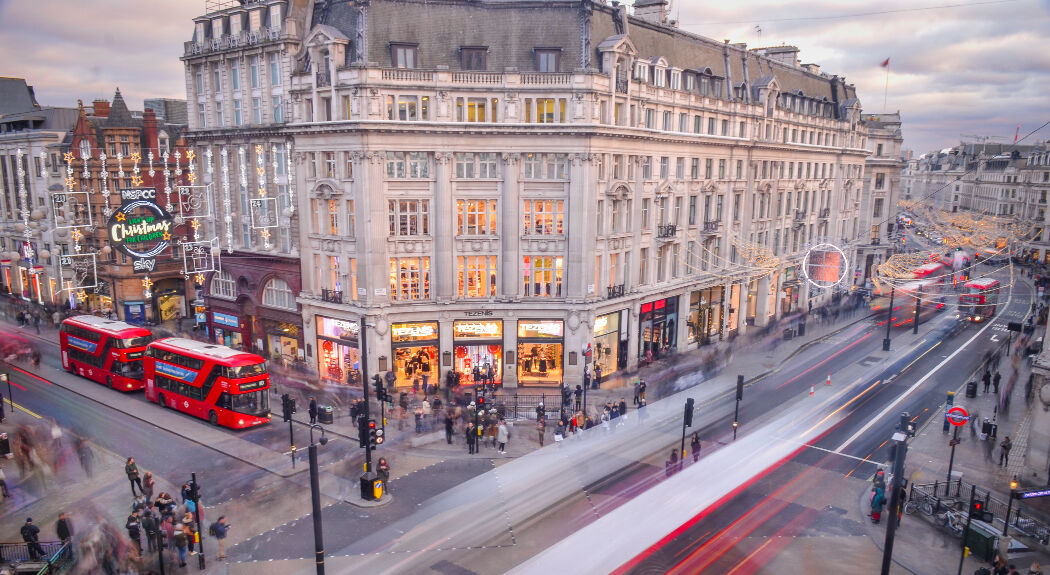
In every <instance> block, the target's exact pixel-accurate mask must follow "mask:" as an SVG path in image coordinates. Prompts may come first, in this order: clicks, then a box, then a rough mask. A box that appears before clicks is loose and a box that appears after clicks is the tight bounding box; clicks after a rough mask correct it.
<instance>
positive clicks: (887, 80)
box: [882, 64, 890, 114]
mask: <svg viewBox="0 0 1050 575" xmlns="http://www.w3.org/2000/svg"><path fill="white" fill-rule="evenodd" d="M889 94H890V67H889V65H888V64H887V65H886V87H885V89H884V90H883V92H882V112H883V113H884V114H885V113H888V112H889V109H888V108H886V99H887V98H888V96H889Z"/></svg>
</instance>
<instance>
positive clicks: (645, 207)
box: [642, 198, 649, 230]
mask: <svg viewBox="0 0 1050 575" xmlns="http://www.w3.org/2000/svg"><path fill="white" fill-rule="evenodd" d="M642 229H643V230H647V229H649V198H642Z"/></svg>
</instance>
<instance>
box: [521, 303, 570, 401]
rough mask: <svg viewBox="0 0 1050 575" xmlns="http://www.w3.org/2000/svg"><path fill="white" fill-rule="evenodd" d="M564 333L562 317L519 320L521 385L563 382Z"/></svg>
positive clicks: (558, 383) (557, 383)
mask: <svg viewBox="0 0 1050 575" xmlns="http://www.w3.org/2000/svg"><path fill="white" fill-rule="evenodd" d="M564 337H565V323H564V322H563V321H561V320H548V319H543V320H540V319H522V320H518V384H519V385H523V386H524V385H561V383H562V376H563V374H564V365H563V364H562V357H563V355H564V348H565V345H564V342H565V340H564Z"/></svg>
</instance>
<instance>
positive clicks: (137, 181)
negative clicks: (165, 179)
mask: <svg viewBox="0 0 1050 575" xmlns="http://www.w3.org/2000/svg"><path fill="white" fill-rule="evenodd" d="M131 185H132V186H135V187H138V186H141V185H142V176H140V175H138V174H135V175H133V176H131Z"/></svg>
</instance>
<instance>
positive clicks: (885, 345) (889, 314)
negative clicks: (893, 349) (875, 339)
mask: <svg viewBox="0 0 1050 575" xmlns="http://www.w3.org/2000/svg"><path fill="white" fill-rule="evenodd" d="M895 289H896V286H890V307H889V308H888V309H887V310H886V339H884V340H882V351H889V350H890V328H891V327H893V295H894V291H895Z"/></svg>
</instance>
